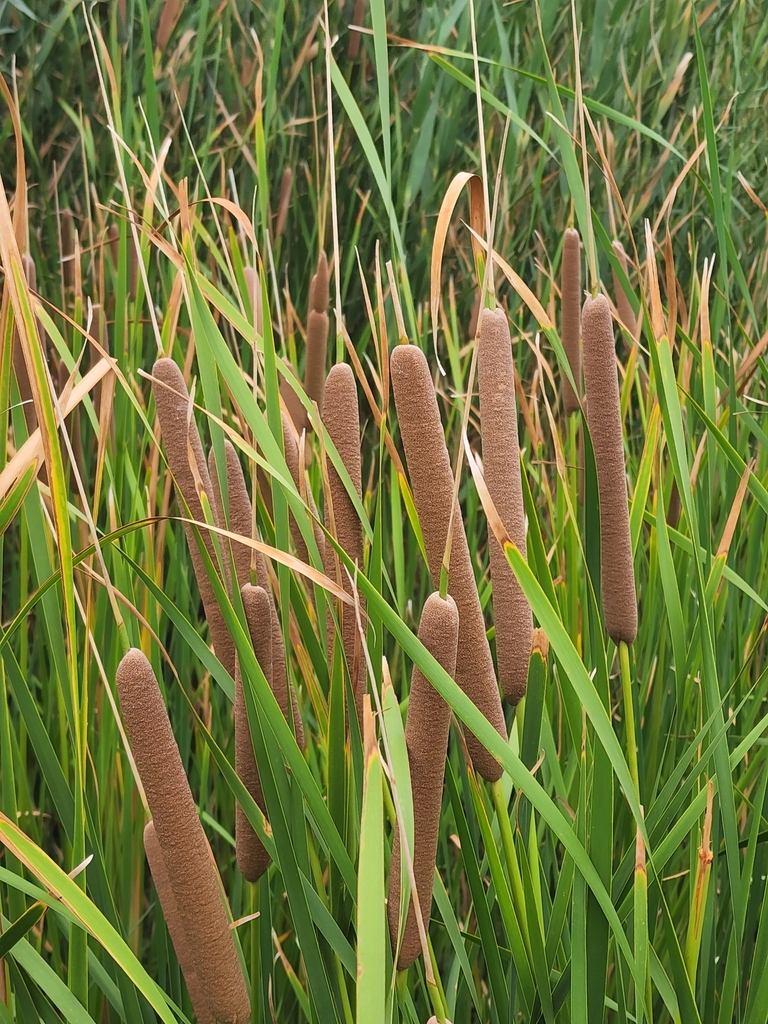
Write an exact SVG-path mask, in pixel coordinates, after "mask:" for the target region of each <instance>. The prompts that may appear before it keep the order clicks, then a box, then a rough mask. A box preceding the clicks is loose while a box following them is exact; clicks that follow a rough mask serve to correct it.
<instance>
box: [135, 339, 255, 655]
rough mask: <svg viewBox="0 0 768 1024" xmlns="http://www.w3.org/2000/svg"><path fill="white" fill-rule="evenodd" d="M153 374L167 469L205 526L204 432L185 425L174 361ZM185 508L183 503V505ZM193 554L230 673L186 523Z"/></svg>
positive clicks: (225, 637)
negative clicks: (202, 497) (200, 490)
mask: <svg viewBox="0 0 768 1024" xmlns="http://www.w3.org/2000/svg"><path fill="white" fill-rule="evenodd" d="M152 376H153V377H154V378H155V380H154V382H153V384H152V392H153V394H154V396H155V406H156V408H157V416H158V419H159V420H160V428H161V430H162V435H163V441H164V443H165V454H166V457H167V459H168V465H169V466H170V468H171V472H172V473H173V478H174V480H175V481H176V487H177V488H178V490H179V491H180V492H181V495H182V497H183V499H184V502H185V503H186V505H187V507H188V508H189V512H190V516H191V518H192V519H194V520H195V521H196V522H199V523H204V522H205V516H204V515H203V506H202V505H201V503H200V497H199V495H198V492H197V484H196V482H195V474H196V475H197V477H198V479H199V480H200V482H201V485H202V488H203V490H204V491H205V493H206V494H207V495H208V498H209V501H210V502H211V504H213V492H212V490H211V479H210V477H209V475H208V467H207V465H206V463H205V456H204V455H203V446H202V444H201V443H200V434H199V433H198V431H197V425H196V424H195V420H194V417H192V418H191V419H190V421H189V427H187V413H188V407H189V395H188V393H187V386H186V384H185V383H184V378H183V377H182V375H181V370H180V369H179V368H178V366H177V365H176V363H174V361H173V360H172V359H168V358H163V359H158V360H157V362H156V363H155V365H154V367H153V368H152ZM190 451H191V456H192V459H193V460H194V464H195V474H193V471H192V468H191V467H190V461H189V459H190ZM180 504H181V503H180ZM184 529H185V531H186V534H187V543H188V545H189V554H190V558H191V559H192V566H193V568H194V570H195V576H196V577H197V585H198V587H199V588H200V596H201V598H202V599H203V607H204V608H205V616H206V618H207V620H208V629H209V630H210V634H211V639H212V641H213V647H214V650H215V652H216V657H217V658H218V659H219V661H220V662H221V663H222V665H223V666H224V668H226V670H227V671H228V672H229V674H230V675H232V673H233V672H234V671H235V645H234V644H233V642H232V637H231V636H230V635H229V630H228V629H227V627H226V624H225V622H224V617H223V615H222V614H221V609H220V608H219V606H218V603H217V602H216V597H215V595H214V592H213V587H212V586H211V583H210V581H209V579H208V574H207V573H206V571H205V566H204V565H203V559H202V557H201V555H200V552H199V550H198V546H197V541H196V540H195V536H194V532H193V530H192V527H191V526H188V525H186V524H185V527H184ZM200 534H201V536H202V539H203V543H204V544H205V546H206V548H207V549H208V553H209V555H210V556H211V559H212V560H213V564H214V565H215V564H216V554H215V550H214V546H213V540H212V539H211V535H210V532H209V531H208V530H207V529H205V528H204V527H203V528H201V530H200Z"/></svg>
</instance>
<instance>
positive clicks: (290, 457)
mask: <svg viewBox="0 0 768 1024" xmlns="http://www.w3.org/2000/svg"><path fill="white" fill-rule="evenodd" d="M283 451H284V453H285V464H286V466H287V467H288V472H289V473H290V474H291V478H292V480H293V482H294V484H295V485H296V490H297V491H298V492H299V494H304V493H305V492H306V501H307V505H308V506H309V509H310V511H311V512H312V515H313V517H314V520H313V527H314V534H315V541H316V543H317V547H318V550H319V552H320V556H321V558H322V559H323V564H324V565H325V534H324V533H323V531H322V530H321V529H320V527H319V525H318V524H317V508H316V507H315V501H314V498H313V497H312V492H311V491H310V490H309V489H308V488H305V487H304V485H303V481H302V480H301V476H300V473H299V446H298V445H297V444H296V438H295V437H294V436H293V431H292V429H291V424H290V423H289V422H288V418H287V417H286V416H285V415H284V416H283ZM290 527H291V536H292V537H293V543H294V544H295V545H296V554H297V555H298V556H299V558H300V559H301V561H302V562H304V564H305V565H308V564H309V551H308V550H307V545H306V543H305V542H304V538H303V537H302V535H301V530H300V529H299V525H298V523H297V522H296V520H295V519H294V517H293V516H292V515H291V516H290Z"/></svg>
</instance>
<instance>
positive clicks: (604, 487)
mask: <svg viewBox="0 0 768 1024" xmlns="http://www.w3.org/2000/svg"><path fill="white" fill-rule="evenodd" d="M582 330H583V332H584V381H585V385H586V391H587V398H588V400H589V404H588V407H587V423H588V425H589V434H590V437H591V438H592V446H593V448H594V450H595V463H596V464H597V486H598V491H599V494H600V552H601V556H600V557H601V582H602V591H603V612H604V614H605V627H606V630H607V631H608V635H609V636H610V637H611V639H612V640H614V641H615V642H616V643H617V644H618V643H619V641H621V640H623V641H624V642H625V643H627V644H631V643H633V641H634V639H635V636H636V634H637V597H636V595H635V572H634V567H633V564H632V541H631V538H630V534H629V508H628V505H627V476H626V468H625V465H624V442H623V438H622V432H621V410H620V407H619V379H618V373H617V370H616V350H615V347H614V340H613V324H612V322H611V309H610V306H609V305H608V300H607V299H606V297H605V296H604V295H598V296H597V298H595V299H587V301H586V302H585V303H584V312H583V314H582Z"/></svg>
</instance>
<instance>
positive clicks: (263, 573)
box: [208, 440, 304, 749]
mask: <svg viewBox="0 0 768 1024" xmlns="http://www.w3.org/2000/svg"><path fill="white" fill-rule="evenodd" d="M224 451H225V454H226V459H227V487H228V489H229V529H230V531H231V532H232V533H239V534H240V535H241V536H242V537H250V536H251V531H252V529H253V508H252V506H251V499H250V497H249V495H248V487H247V486H246V483H245V477H244V476H243V470H242V467H241V466H240V460H239V459H238V457H237V452H236V451H235V446H234V445H233V444H232V442H231V441H229V440H225V441H224ZM208 470H209V473H210V476H211V485H212V489H213V502H212V503H213V511H214V517H215V519H216V525H217V526H218V527H220V528H221V529H225V528H226V524H225V520H224V513H223V506H222V501H221V490H220V488H219V477H218V474H217V472H216V460H215V457H214V453H213V449H211V451H210V452H209V454H208ZM232 548H233V556H234V561H235V573H236V576H237V586H238V589H242V588H243V587H244V586H245V585H246V584H250V581H251V557H252V556H253V560H254V565H255V568H256V578H257V580H258V585H259V587H260V588H263V589H264V592H265V593H266V595H267V600H268V601H269V612H270V623H271V628H272V678H273V679H274V688H275V693H278V692H284V691H285V689H286V687H287V686H288V681H287V669H286V664H285V645H284V643H283V631H282V630H281V628H280V620H279V618H278V617H277V609H276V608H275V602H274V599H273V597H272V591H271V589H270V585H269V573H268V571H267V564H266V562H265V561H264V556H263V555H262V553H261V552H260V551H255V550H252V549H251V548H249V547H248V545H246V544H238V543H236V542H234V541H233V543H232ZM228 582H229V583H230V585H231V582H230V581H228ZM291 698H292V701H293V727H294V732H295V733H296V742H297V743H298V744H299V746H300V747H301V748H302V749H303V748H304V726H303V725H302V721H301V716H300V715H299V710H298V705H297V703H296V696H295V694H294V692H293V687H291Z"/></svg>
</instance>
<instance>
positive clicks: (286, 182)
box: [275, 166, 293, 238]
mask: <svg viewBox="0 0 768 1024" xmlns="http://www.w3.org/2000/svg"><path fill="white" fill-rule="evenodd" d="M292 188H293V168H292V167H290V166H286V167H285V168H284V169H283V177H282V178H281V180H280V202H279V204H278V207H277V223H276V225H275V236H276V237H277V238H279V237H280V235H282V233H283V232H284V231H285V224H286V221H287V220H288V210H289V208H290V205H291V189H292Z"/></svg>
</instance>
